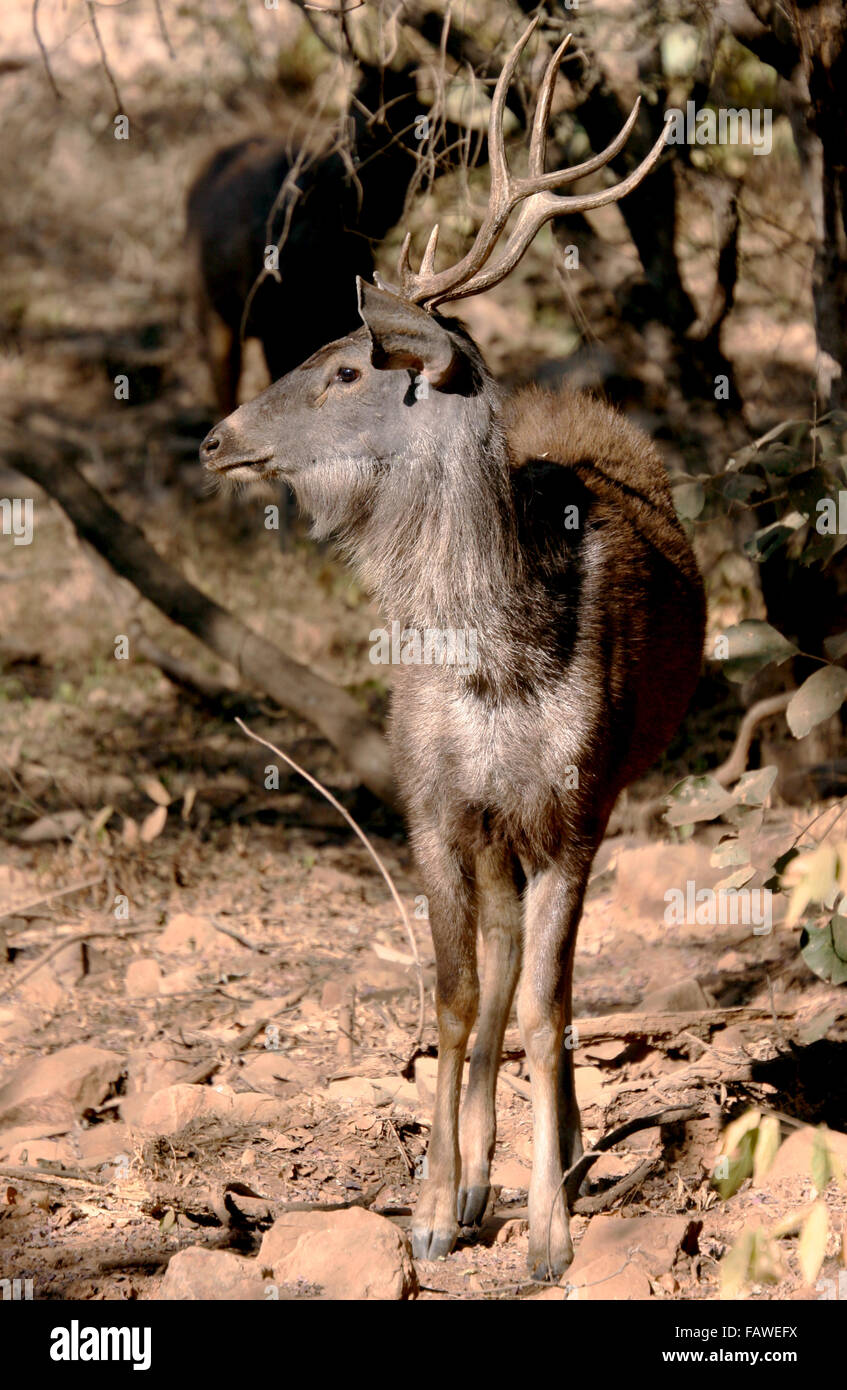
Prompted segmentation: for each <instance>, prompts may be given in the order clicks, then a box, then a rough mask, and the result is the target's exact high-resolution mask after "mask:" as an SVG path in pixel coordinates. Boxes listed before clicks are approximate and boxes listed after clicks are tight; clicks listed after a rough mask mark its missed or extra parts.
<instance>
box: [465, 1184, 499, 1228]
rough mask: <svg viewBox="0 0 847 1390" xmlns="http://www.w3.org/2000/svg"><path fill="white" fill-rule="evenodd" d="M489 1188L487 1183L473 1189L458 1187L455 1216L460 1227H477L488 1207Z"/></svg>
mask: <svg viewBox="0 0 847 1390" xmlns="http://www.w3.org/2000/svg"><path fill="white" fill-rule="evenodd" d="M490 1195H491V1188H490V1186H489V1185H488V1183H484V1184H482V1183H481V1184H478V1185H476V1186H474V1187H460V1188H459V1200H458V1203H457V1215H458V1218H459V1225H460V1226H479V1225H481V1224H482V1218H483V1217H484V1215H485V1208H486V1207H487V1206H488V1198H489V1196H490Z"/></svg>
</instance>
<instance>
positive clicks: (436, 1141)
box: [412, 835, 479, 1260]
mask: <svg viewBox="0 0 847 1390" xmlns="http://www.w3.org/2000/svg"><path fill="white" fill-rule="evenodd" d="M418 859H419V862H420V864H421V871H422V877H423V880H424V887H425V888H426V890H427V896H428V898H429V916H430V926H431V928H432V941H433V946H434V948H435V967H436V1007H437V1013H438V1073H437V1079H436V1085H435V1113H434V1116H433V1121H432V1132H431V1136H430V1141H429V1150H428V1153H427V1176H426V1179H425V1180H424V1183H423V1187H422V1190H421V1195H420V1197H419V1198H418V1202H417V1206H416V1207H415V1214H414V1217H413V1219H412V1252H413V1254H414V1256H415V1258H416V1259H419V1260H434V1259H437V1258H438V1256H439V1255H449V1253H450V1251H451V1250H452V1249H453V1246H454V1244H455V1242H456V1237H457V1236H458V1234H459V1226H458V1221H457V1219H456V1202H457V1196H458V1190H459V1174H460V1171H461V1160H460V1155H459V1095H460V1091H461V1085H462V1068H463V1066H464V1062H465V1053H466V1050H467V1045H468V1038H469V1036H470V1031H471V1028H472V1027H473V1024H474V1020H475V1019H476V1011H477V1006H478V1003H479V981H478V978H477V970H476V929H475V924H474V913H473V902H472V888H473V881H472V876H471V874H470V872H469V867H468V868H466V867H465V866H463V865H462V863H461V861H460V860H459V858H458V856H455V855H452V854H451V853H450V851H449V850H447V849H444V848H443V847H442V846H439V845H438V844H437V841H436V837H435V836H434V835H433V836H432V837H428V842H427V845H426V847H425V848H424V846H423V845H422V841H421V839H420V838H419V840H418Z"/></svg>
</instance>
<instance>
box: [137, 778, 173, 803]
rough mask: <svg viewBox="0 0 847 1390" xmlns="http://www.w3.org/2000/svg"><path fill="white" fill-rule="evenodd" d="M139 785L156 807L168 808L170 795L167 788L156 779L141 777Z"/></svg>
mask: <svg viewBox="0 0 847 1390" xmlns="http://www.w3.org/2000/svg"><path fill="white" fill-rule="evenodd" d="M139 785H140V786H141V788H142V790H143V791H145V792H146V793H147V795H148V796H149V798H150V800H151V801H155V803H156V805H157V806H170V804H171V794H170V792H169V791H168V789H167V787H164V786H162V783H161V782H160V781H159V779H158V777H142V778H141V779H140V783H139Z"/></svg>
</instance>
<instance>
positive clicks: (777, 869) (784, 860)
mask: <svg viewBox="0 0 847 1390" xmlns="http://www.w3.org/2000/svg"><path fill="white" fill-rule="evenodd" d="M802 853H803V851H802V850H800V849H798V848H797V846H796V845H792V846H791V848H790V849H788V850H786V851H785V854H781V855H780V856H779V858H778V859H776V860H774V862H773V864H772V865H771V873H770V877H769V878H766V879H765V882H764V884H763V885H762V886H763V887H764V888H770V890H771V892H772V893H781V892H782V891H783V882H782V876H783V874H784V873H785V870H786V869H787V868H788V865H789V864H790V863H791V862H792V860H794V859H797V858H798V857H799V856H800V855H801V854H802Z"/></svg>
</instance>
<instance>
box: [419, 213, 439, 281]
mask: <svg viewBox="0 0 847 1390" xmlns="http://www.w3.org/2000/svg"><path fill="white" fill-rule="evenodd" d="M438 230H439V229H438V223H437V222H436V224H435V226H434V227H433V229H432V231H431V232H430V234H429V241H428V242H427V244H426V250H425V251H424V253H423V256H422V257H421V269H420V273H421V275H432V273H433V269H434V266H435V248H436V247H437V245H438Z"/></svg>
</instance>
